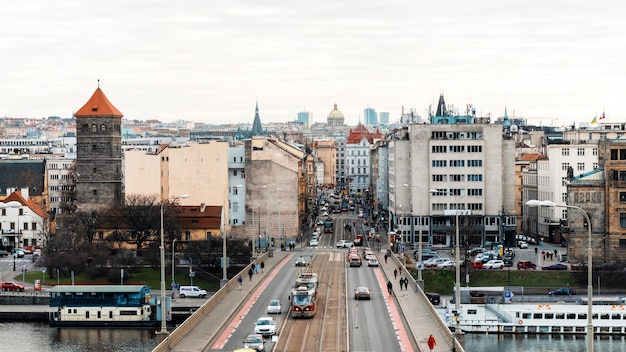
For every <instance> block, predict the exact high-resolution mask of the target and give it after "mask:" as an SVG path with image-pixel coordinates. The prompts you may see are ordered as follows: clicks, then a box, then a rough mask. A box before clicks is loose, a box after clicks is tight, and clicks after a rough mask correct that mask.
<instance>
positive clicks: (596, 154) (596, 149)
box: [592, 148, 598, 156]
mask: <svg viewBox="0 0 626 352" xmlns="http://www.w3.org/2000/svg"><path fill="white" fill-rule="evenodd" d="M592 154H593V156H598V148H593V150H592Z"/></svg>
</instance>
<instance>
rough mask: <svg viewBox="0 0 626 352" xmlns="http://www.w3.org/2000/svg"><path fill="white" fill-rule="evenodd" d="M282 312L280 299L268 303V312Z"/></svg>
mask: <svg viewBox="0 0 626 352" xmlns="http://www.w3.org/2000/svg"><path fill="white" fill-rule="evenodd" d="M280 313H282V307H281V305H280V300H277V299H272V300H270V304H268V305H267V314H280Z"/></svg>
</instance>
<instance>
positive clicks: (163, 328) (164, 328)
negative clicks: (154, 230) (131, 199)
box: [159, 194, 189, 335]
mask: <svg viewBox="0 0 626 352" xmlns="http://www.w3.org/2000/svg"><path fill="white" fill-rule="evenodd" d="M188 197H189V195H188V194H183V195H180V196H174V197H170V198H167V199H165V200H162V201H161V246H160V247H159V251H160V252H161V331H159V334H164V335H167V321H166V319H167V316H166V314H165V309H166V304H165V303H166V299H165V244H164V238H165V233H164V229H163V205H164V204H165V202H166V201H168V200H170V199H184V198H188ZM172 275H173V274H172Z"/></svg>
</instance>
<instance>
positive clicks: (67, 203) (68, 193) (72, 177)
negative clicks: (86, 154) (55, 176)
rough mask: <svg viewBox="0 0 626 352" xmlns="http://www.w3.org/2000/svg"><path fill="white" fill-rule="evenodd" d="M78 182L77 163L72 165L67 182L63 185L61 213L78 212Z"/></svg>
mask: <svg viewBox="0 0 626 352" xmlns="http://www.w3.org/2000/svg"><path fill="white" fill-rule="evenodd" d="M77 182H78V173H77V172H76V162H73V163H72V167H71V168H70V172H69V174H68V178H67V180H66V181H65V182H64V183H63V184H61V204H60V206H59V207H60V208H61V212H63V213H73V212H75V211H76V209H77V206H76V199H77V195H76V183H77Z"/></svg>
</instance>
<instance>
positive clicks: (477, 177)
mask: <svg viewBox="0 0 626 352" xmlns="http://www.w3.org/2000/svg"><path fill="white" fill-rule="evenodd" d="M467 180H468V181H472V182H482V180H483V175H476V174H475V175H467Z"/></svg>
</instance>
